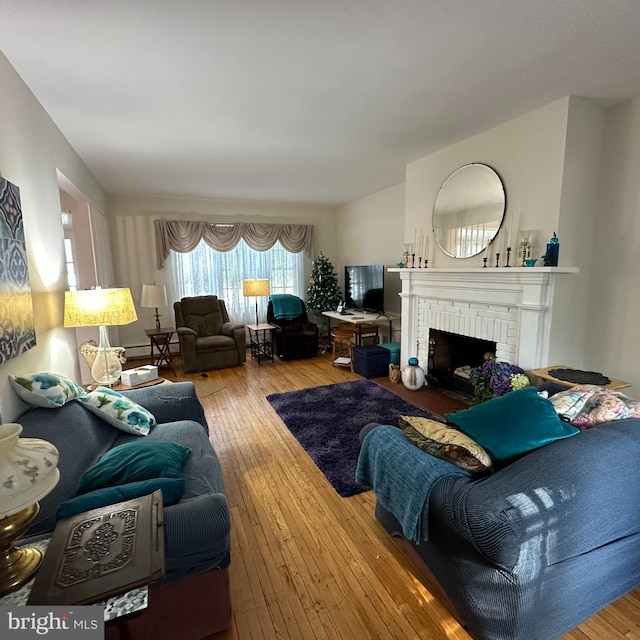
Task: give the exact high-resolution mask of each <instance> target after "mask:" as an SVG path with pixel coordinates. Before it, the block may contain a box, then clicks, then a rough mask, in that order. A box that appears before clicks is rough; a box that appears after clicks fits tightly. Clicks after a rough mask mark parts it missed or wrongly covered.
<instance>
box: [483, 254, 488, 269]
mask: <svg viewBox="0 0 640 640" xmlns="http://www.w3.org/2000/svg"><path fill="white" fill-rule="evenodd" d="M482 268H483V269H486V268H487V257H486V256H485V257H484V258H482Z"/></svg>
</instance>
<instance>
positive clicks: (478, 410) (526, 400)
mask: <svg viewBox="0 0 640 640" xmlns="http://www.w3.org/2000/svg"><path fill="white" fill-rule="evenodd" d="M445 418H446V419H447V420H448V421H449V422H450V423H452V424H454V425H455V426H456V427H458V429H460V431H462V432H463V433H466V434H467V435H468V436H469V437H470V438H473V439H474V440H475V441H476V442H477V443H478V444H479V445H480V446H481V447H483V448H484V449H485V450H486V451H487V452H488V453H489V455H490V456H491V458H492V459H493V460H494V462H495V463H496V466H505V465H507V464H509V463H510V462H512V461H513V460H515V459H517V458H519V457H520V456H522V455H524V454H525V453H528V452H529V451H533V450H534V449H538V448H539V447H542V446H544V445H546V444H550V443H551V442H555V441H556V440H560V439H562V438H568V437H570V436H574V435H576V434H578V433H580V432H579V430H578V429H576V428H575V427H572V426H571V425H569V424H566V423H565V422H562V420H560V418H559V417H558V414H557V413H556V410H555V409H554V407H553V405H552V404H551V402H550V401H549V400H548V399H547V398H543V397H542V396H540V395H539V394H538V391H537V389H536V388H535V387H526V388H524V389H519V390H518V391H511V392H510V393H507V394H505V395H504V396H500V397H498V398H493V399H492V400H487V401H486V402H482V403H480V404H477V405H475V406H474V407H471V408H470V409H465V410H463V411H457V412H455V413H447V414H445Z"/></svg>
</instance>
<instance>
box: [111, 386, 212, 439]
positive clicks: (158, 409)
mask: <svg viewBox="0 0 640 640" xmlns="http://www.w3.org/2000/svg"><path fill="white" fill-rule="evenodd" d="M122 394H123V395H125V396H127V397H128V398H131V400H133V401H134V402H137V403H138V404H140V405H142V406H143V407H144V408H145V409H148V410H149V411H150V412H151V413H152V414H153V415H154V417H155V419H156V420H157V421H158V422H159V423H163V422H175V421H177V420H193V421H195V422H199V423H200V424H201V425H202V426H203V428H204V430H205V431H206V432H207V433H209V425H208V424H207V421H206V419H205V417H204V409H203V408H202V404H201V403H200V400H199V399H198V396H197V395H196V388H195V386H194V384H193V382H190V381H184V382H176V383H173V384H166V383H165V384H158V385H155V386H153V387H141V388H140V389H129V390H127V391H123V392H122Z"/></svg>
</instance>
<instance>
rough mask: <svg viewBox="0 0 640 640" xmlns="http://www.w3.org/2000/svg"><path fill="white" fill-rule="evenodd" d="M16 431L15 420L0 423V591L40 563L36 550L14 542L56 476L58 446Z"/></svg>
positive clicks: (18, 428) (18, 581)
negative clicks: (16, 544) (19, 545)
mask: <svg viewBox="0 0 640 640" xmlns="http://www.w3.org/2000/svg"><path fill="white" fill-rule="evenodd" d="M20 433H22V426H21V425H19V424H16V423H7V424H0V595H5V594H7V593H10V592H11V591H15V590H16V589H18V588H19V587H21V586H22V585H23V584H25V583H26V582H28V581H29V579H30V578H31V576H33V574H34V573H35V572H36V570H37V569H38V567H39V566H40V563H41V562H42V552H41V551H40V550H38V549H35V548H33V547H19V548H17V547H15V544H14V543H15V541H16V540H18V539H19V538H20V537H21V536H22V535H23V534H24V532H25V531H26V530H27V529H28V528H29V525H30V524H31V522H32V521H33V519H34V518H35V517H36V515H38V511H39V510H40V505H39V504H38V500H40V499H42V498H44V496H46V495H47V494H48V493H49V492H50V491H51V490H52V489H53V488H54V487H55V486H56V484H58V480H59V479H60V472H59V471H58V466H57V465H58V450H57V449H56V448H55V447H54V446H53V445H52V444H51V443H50V442H47V441H46V440H40V439H38V438H20Z"/></svg>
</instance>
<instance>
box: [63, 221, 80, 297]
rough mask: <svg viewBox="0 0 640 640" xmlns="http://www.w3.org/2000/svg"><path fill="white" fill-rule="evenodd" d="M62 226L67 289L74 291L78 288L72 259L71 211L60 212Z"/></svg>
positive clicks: (73, 248)
mask: <svg viewBox="0 0 640 640" xmlns="http://www.w3.org/2000/svg"><path fill="white" fill-rule="evenodd" d="M62 226H63V228H64V260H65V263H66V265H67V284H68V285H69V291H75V290H76V289H77V288H78V278H77V276H76V264H75V260H74V255H75V247H74V246H73V219H72V216H71V213H67V212H66V211H63V212H62Z"/></svg>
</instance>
